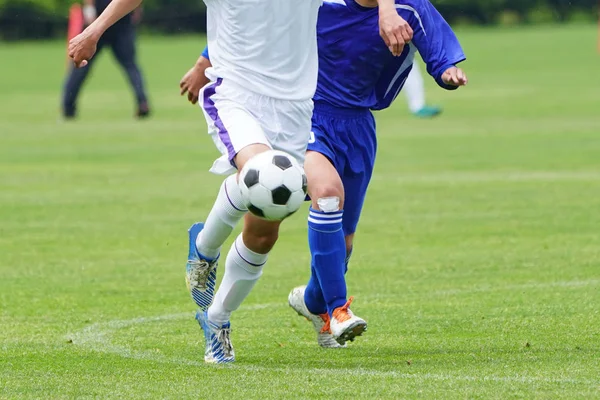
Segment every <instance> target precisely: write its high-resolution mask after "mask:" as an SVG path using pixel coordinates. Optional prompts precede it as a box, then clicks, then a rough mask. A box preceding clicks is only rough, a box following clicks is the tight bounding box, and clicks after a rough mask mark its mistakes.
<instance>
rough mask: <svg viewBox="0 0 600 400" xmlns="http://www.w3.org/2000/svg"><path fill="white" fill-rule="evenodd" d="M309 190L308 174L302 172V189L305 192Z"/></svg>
mask: <svg viewBox="0 0 600 400" xmlns="http://www.w3.org/2000/svg"><path fill="white" fill-rule="evenodd" d="M307 190H308V180H307V179H306V175H304V174H302V191H303V192H304V194H306V193H307Z"/></svg>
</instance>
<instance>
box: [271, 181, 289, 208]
mask: <svg viewBox="0 0 600 400" xmlns="http://www.w3.org/2000/svg"><path fill="white" fill-rule="evenodd" d="M271 195H272V196H273V204H277V205H278V206H285V205H286V204H287V202H288V200H289V199H290V197H291V196H292V192H290V189H288V188H287V187H285V186H284V185H281V186H279V187H278V188H276V189H275V190H273V191H272V192H271Z"/></svg>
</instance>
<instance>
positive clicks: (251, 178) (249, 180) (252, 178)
mask: <svg viewBox="0 0 600 400" xmlns="http://www.w3.org/2000/svg"><path fill="white" fill-rule="evenodd" d="M244 183H245V184H246V187H247V188H248V189H250V188H251V187H252V186H254V185H256V184H257V183H258V170H256V169H251V170H249V171H248V172H247V173H246V176H245V177H244Z"/></svg>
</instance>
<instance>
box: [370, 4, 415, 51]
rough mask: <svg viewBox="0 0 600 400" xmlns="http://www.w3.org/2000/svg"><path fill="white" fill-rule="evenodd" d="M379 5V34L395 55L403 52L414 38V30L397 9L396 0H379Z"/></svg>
mask: <svg viewBox="0 0 600 400" xmlns="http://www.w3.org/2000/svg"><path fill="white" fill-rule="evenodd" d="M377 5H378V6H379V34H380V35H381V37H382V38H383V40H384V41H385V44H386V45H387V46H388V48H389V49H390V51H391V52H392V54H393V55H395V56H399V55H401V54H402V49H403V48H404V45H405V44H407V43H409V42H410V41H411V40H412V38H413V30H412V28H411V27H410V25H409V24H408V22H406V21H405V20H404V19H403V18H402V17H401V16H400V15H398V12H397V11H396V2H395V1H394V0H377Z"/></svg>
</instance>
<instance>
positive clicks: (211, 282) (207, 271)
mask: <svg viewBox="0 0 600 400" xmlns="http://www.w3.org/2000/svg"><path fill="white" fill-rule="evenodd" d="M203 228H204V224H203V223H201V222H198V223H195V224H194V225H192V226H191V227H190V229H189V230H188V232H189V236H190V242H189V253H188V261H187V265H186V267H185V268H186V275H185V280H186V283H187V287H188V290H189V291H190V293H191V295H192V298H193V299H194V302H196V304H197V305H198V307H200V310H201V311H206V310H208V307H210V305H211V304H212V301H213V297H214V296H215V285H216V282H217V262H218V258H216V259H214V260H210V259H206V258H205V257H203V256H202V255H201V254H200V253H198V250H197V248H196V238H197V237H198V234H199V233H200V232H201V231H202V229H203Z"/></svg>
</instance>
